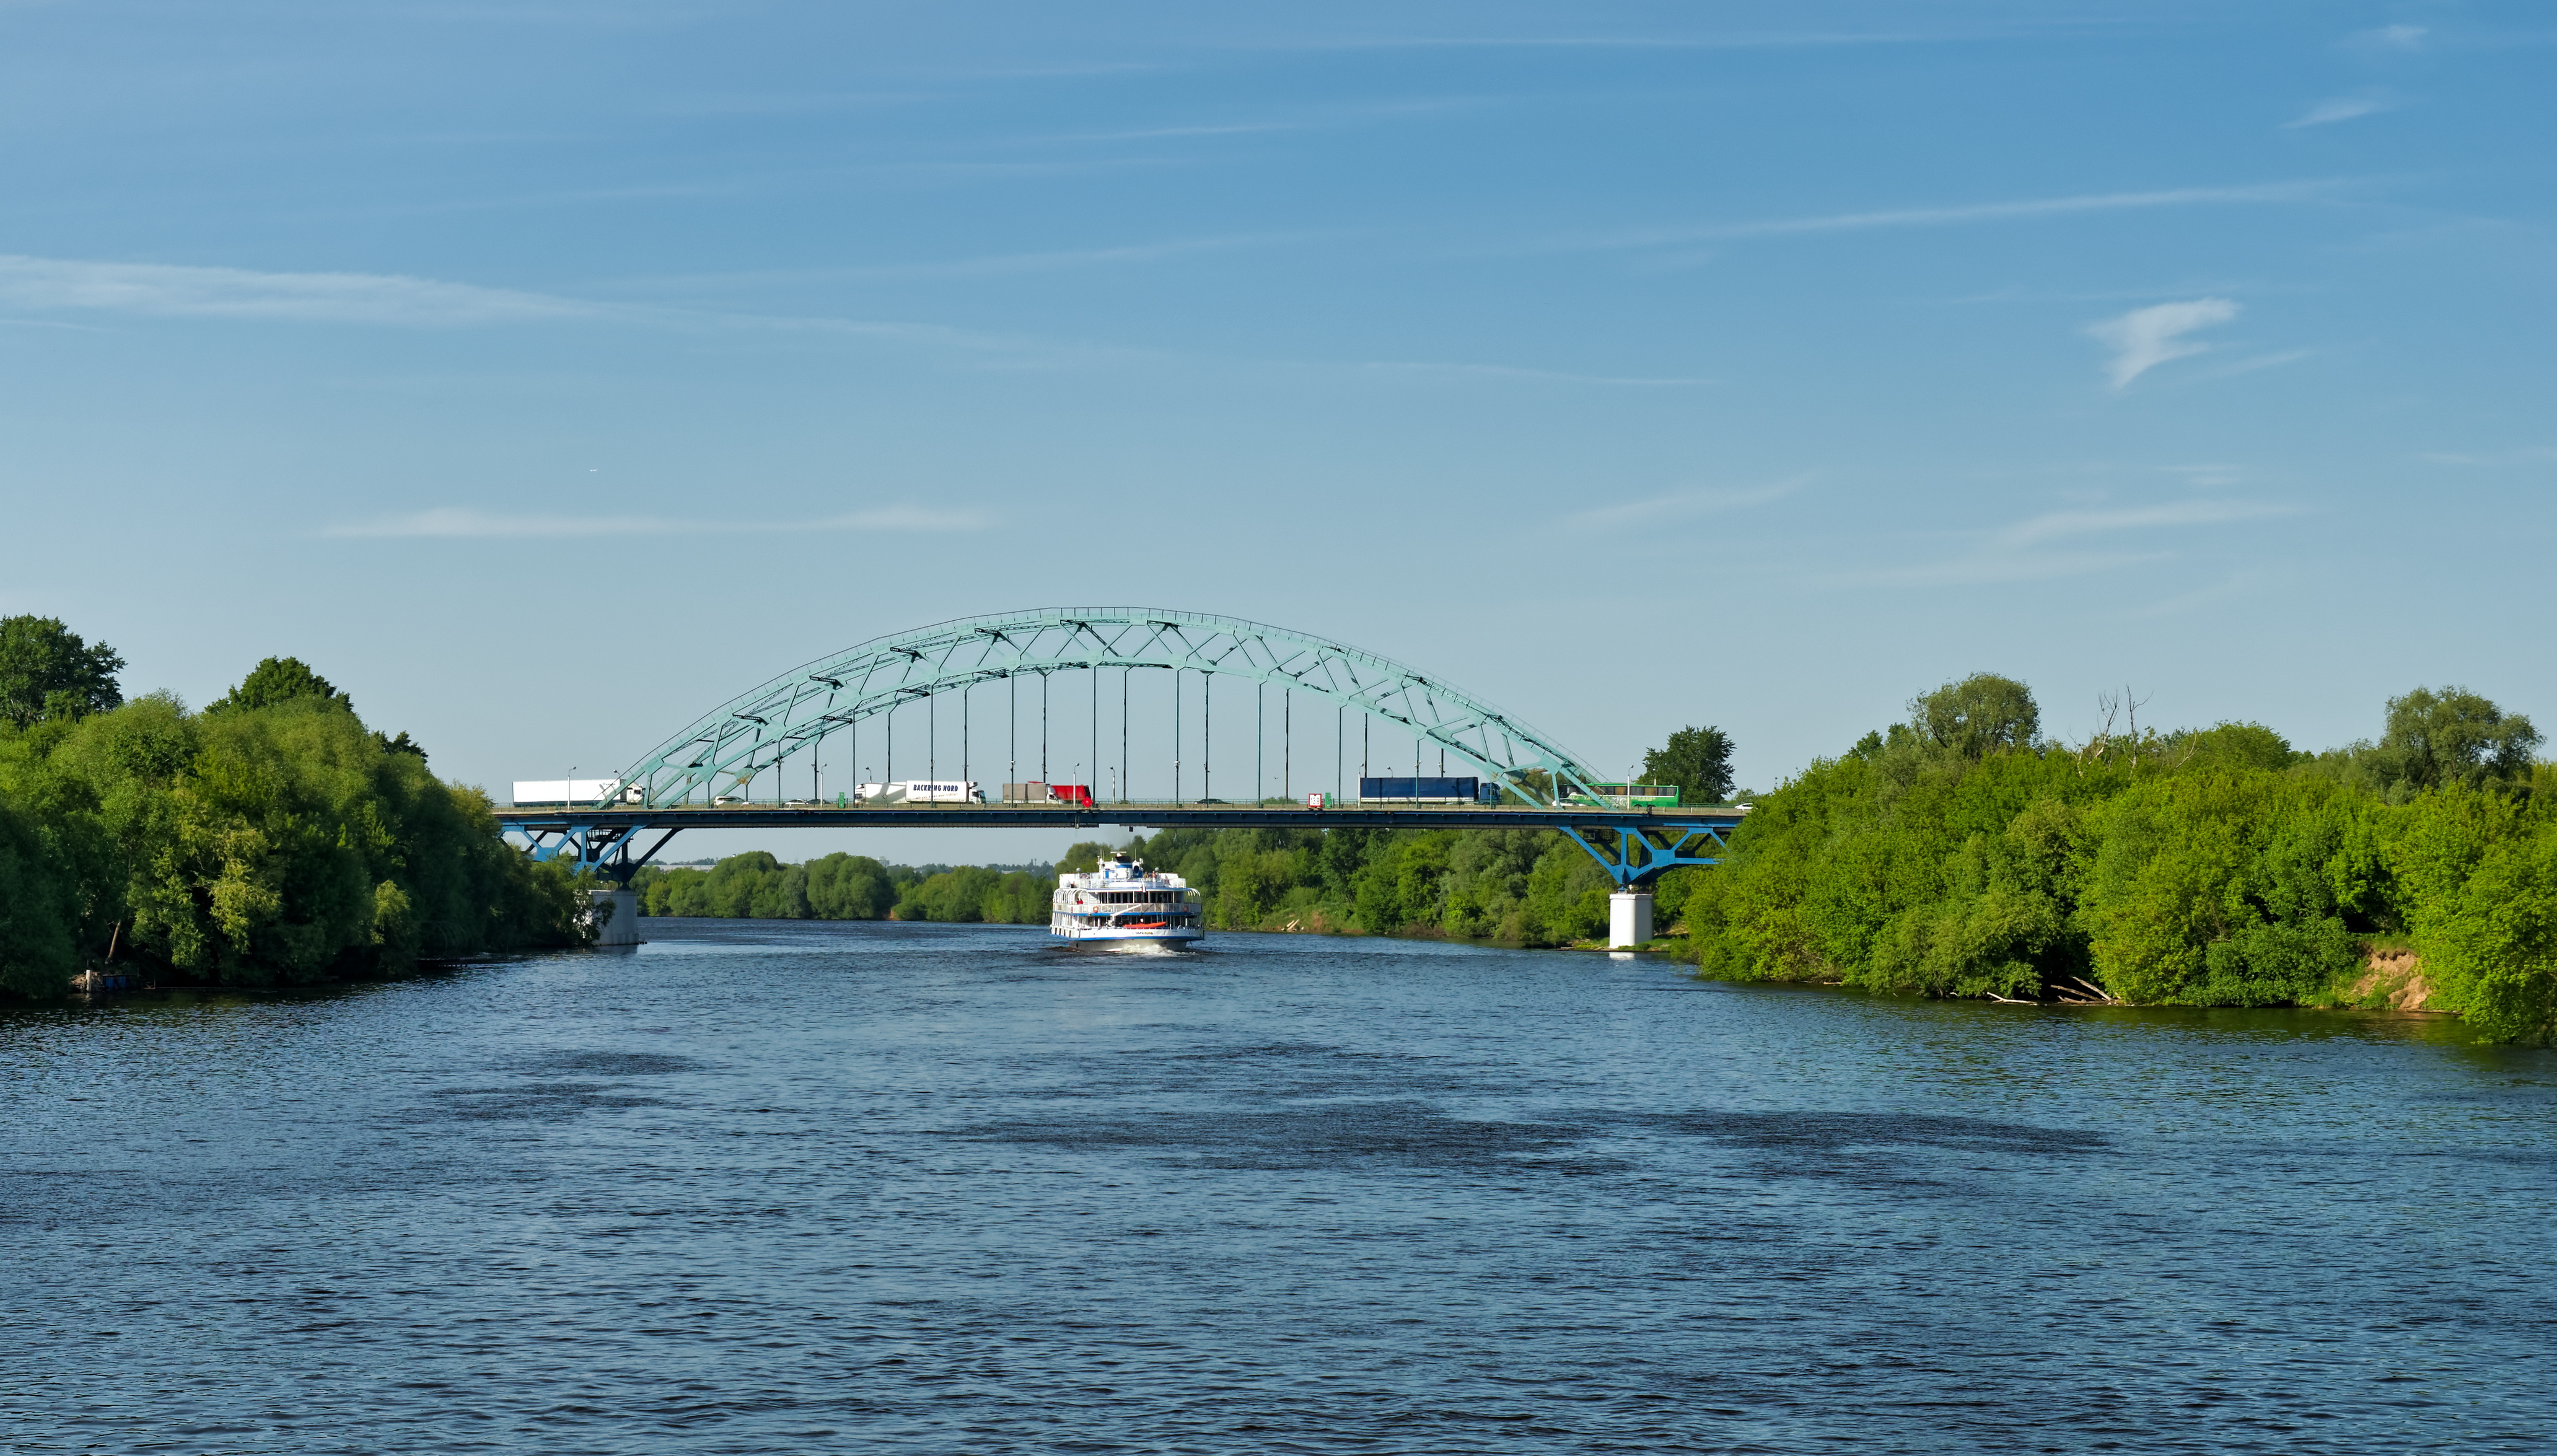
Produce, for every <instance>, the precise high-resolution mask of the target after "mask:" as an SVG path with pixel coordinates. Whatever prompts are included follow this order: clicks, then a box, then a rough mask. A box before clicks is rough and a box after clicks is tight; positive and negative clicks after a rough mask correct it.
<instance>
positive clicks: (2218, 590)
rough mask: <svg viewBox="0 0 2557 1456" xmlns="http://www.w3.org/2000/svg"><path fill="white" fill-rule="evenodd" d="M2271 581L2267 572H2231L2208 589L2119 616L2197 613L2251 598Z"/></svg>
mask: <svg viewBox="0 0 2557 1456" xmlns="http://www.w3.org/2000/svg"><path fill="white" fill-rule="evenodd" d="M2272 580H2273V577H2272V574H2271V573H2269V572H2262V571H2242V572H2232V573H2230V574H2229V575H2228V576H2226V577H2225V578H2222V579H2221V580H2220V581H2218V582H2214V583H2213V584H2211V585H2210V586H2208V587H2197V588H2195V589H2194V590H2193V591H2190V592H2180V593H2178V594H2176V595H2175V596H2168V597H2164V598H2161V599H2159V600H2156V601H2152V602H2150V603H2149V604H2148V605H2146V606H2142V607H2136V608H2133V609H2132V610H2129V611H2125V612H2123V613H2121V615H2122V616H2124V617H2126V618H2129V619H2131V620H2134V621H2138V620H2147V619H2151V618H2155V617H2162V616H2181V615H2183V614H2184V613H2186V612H2190V611H2199V610H2201V609H2202V608H2203V607H2206V606H2218V605H2220V604H2221V603H2222V602H2224V601H2230V600H2234V599H2235V598H2237V597H2240V596H2251V595H2253V594H2255V593H2256V592H2258V591H2260V590H2262V588H2263V587H2265V586H2266V585H2267V584H2269V583H2270V582H2271V581H2272Z"/></svg>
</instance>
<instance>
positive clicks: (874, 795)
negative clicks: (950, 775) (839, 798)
mask: <svg viewBox="0 0 2557 1456" xmlns="http://www.w3.org/2000/svg"><path fill="white" fill-rule="evenodd" d="M853 797H855V798H857V799H859V800H861V801H862V802H863V803H865V804H983V803H985V802H986V791H985V790H983V789H981V788H979V787H977V781H976V780H975V779H969V780H967V781H965V782H960V781H958V780H955V779H939V780H934V779H920V778H910V779H905V780H902V781H901V782H898V783H892V784H864V785H862V786H861V788H860V789H859V790H857V791H855V793H854V795H853Z"/></svg>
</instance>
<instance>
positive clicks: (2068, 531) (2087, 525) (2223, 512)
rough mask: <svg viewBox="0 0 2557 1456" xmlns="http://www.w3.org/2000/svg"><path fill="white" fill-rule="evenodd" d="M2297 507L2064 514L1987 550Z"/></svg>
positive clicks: (2029, 524) (2011, 533) (2233, 505)
mask: <svg viewBox="0 0 2557 1456" xmlns="http://www.w3.org/2000/svg"><path fill="white" fill-rule="evenodd" d="M2298 513H2299V508H2298V507H2297V506H2288V505H2272V504H2268V503H2266V502H2263V501H2252V500H2177V501H2168V502H2165V503H2162V504H2159V505H2138V506H2127V507H2119V508H2116V509H2112V510H2063V511H2052V512H2049V513H2048V514H2045V515H2038V516H2035V517H2033V518H2032V519H2030V520H2024V521H2018V522H2016V523H2015V524H2014V525H2012V526H2008V527H2006V528H2005V529H2003V530H2001V531H1999V532H1997V533H1996V534H1995V535H1993V536H1991V537H1990V542H1991V544H1992V545H1995V546H1999V547H2005V548H2016V547H2024V546H2034V545H2039V544H2040V543H2042V542H2045V541H2058V540H2063V539H2066V538H2068V537H2073V536H2093V535H2102V534H2105V533H2108V532H2113V531H2143V530H2154V529H2157V528H2159V527H2164V526H2208V525H2218V524H2221V523H2222V522H2226V521H2259V520H2264V519H2267V518H2269V517H2273V516H2287V515H2297V514H2298Z"/></svg>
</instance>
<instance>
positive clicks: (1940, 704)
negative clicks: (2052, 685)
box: [1909, 672, 2042, 758]
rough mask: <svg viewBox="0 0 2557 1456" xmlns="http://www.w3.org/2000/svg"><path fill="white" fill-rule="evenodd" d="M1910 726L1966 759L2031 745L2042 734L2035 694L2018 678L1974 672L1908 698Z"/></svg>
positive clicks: (2039, 711)
mask: <svg viewBox="0 0 2557 1456" xmlns="http://www.w3.org/2000/svg"><path fill="white" fill-rule="evenodd" d="M1909 726H1910V728H1913V729H1915V730H1916V731H1917V732H1918V733H1919V734H1920V735H1921V736H1923V737H1925V738H1926V739H1927V740H1928V741H1930V742H1933V743H1935V744H1937V745H1938V746H1940V747H1944V748H1949V749H1951V750H1952V751H1953V752H1955V753H1958V754H1960V755H1961V756H1963V757H1965V758H1979V757H1983V756H1985V755H1987V754H1989V753H1991V752H1994V751H1996V750H1997V749H2000V748H2022V747H2028V746H2030V745H2031V744H2032V742H2033V740H2034V738H2035V736H2036V735H2037V734H2039V733H2040V732H2041V730H2042V711H2041V710H2040V709H2039V708H2036V707H2035V706H2034V702H2033V690H2032V689H2030V688H2027V687H2026V686H2025V685H2024V684H2022V683H2019V682H2017V681H2016V680H2015V679H2013V678H2002V677H1999V676H1998V675H1997V674H1995V673H1986V672H1982V673H1973V674H1971V675H1970V676H1969V677H1966V678H1964V679H1962V680H1961V681H1960V682H1957V683H1947V684H1946V685H1945V686H1943V687H1941V688H1938V689H1937V690H1936V691H1934V692H1932V693H1923V694H1920V695H1919V696H1918V697H1915V698H1912V699H1910V700H1909Z"/></svg>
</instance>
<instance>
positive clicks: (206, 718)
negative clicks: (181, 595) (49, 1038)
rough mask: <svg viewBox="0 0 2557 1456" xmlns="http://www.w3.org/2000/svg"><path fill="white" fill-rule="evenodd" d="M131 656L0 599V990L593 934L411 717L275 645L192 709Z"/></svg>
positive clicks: (262, 982) (347, 966)
mask: <svg viewBox="0 0 2557 1456" xmlns="http://www.w3.org/2000/svg"><path fill="white" fill-rule="evenodd" d="M122 666H123V662H122V660H121V659H120V658H118V657H117V656H116V654H115V653H114V652H113V651H112V650H110V649H109V648H107V647H106V646H105V645H104V644H103V643H101V644H98V645H96V646H93V647H92V646H90V645H89V644H87V643H85V642H83V641H82V640H81V639H80V638H79V637H78V636H76V635H75V634H72V633H70V632H69V631H67V629H66V628H65V627H64V626H63V624H62V623H61V622H59V621H55V620H52V619H50V618H43V617H25V616H21V617H9V618H0V993H13V994H17V995H28V996H43V995H60V994H62V993H64V992H66V991H67V990H68V989H69V988H70V985H71V981H72V978H73V977H74V976H75V975H77V974H78V973H79V972H81V971H82V970H84V969H89V968H106V969H111V970H114V971H119V972H139V973H142V974H145V975H147V976H150V977H152V978H153V979H156V980H158V981H160V982H163V983H191V984H209V985H229V986H276V985H288V984H296V983H309V982H316V981H325V980H337V979H343V978H346V977H353V976H370V975H381V974H386V973H392V972H398V971H401V970H405V969H407V968H410V967H413V966H415V965H416V964H417V963H418V962H419V961H421V960H425V959H434V958H443V957H455V956H467V955H473V954H479V953H484V952H491V951H507V950H517V949H523V948H527V947H535V946H573V945H580V944H585V943H588V942H590V941H592V940H593V938H594V930H593V929H592V927H591V926H590V925H589V923H588V920H589V917H588V914H587V896H586V894H585V893H584V891H583V890H582V889H581V888H580V886H579V885H578V884H577V883H576V882H575V881H574V880H573V879H572V878H571V877H570V875H569V873H568V872H567V870H566V869H565V868H563V867H561V866H558V865H537V864H534V863H533V862H531V861H530V860H527V859H526V858H525V857H524V856H523V855H521V854H519V853H517V852H516V851H514V850H512V849H510V848H508V847H507V845H506V844H505V843H504V841H502V840H501V839H499V838H498V834H497V825H496V821H495V820H494V819H493V818H492V817H491V815H490V811H489V804H488V800H487V797H486V796H485V795H483V794H481V793H480V792H479V791H478V790H477V789H474V788H469V787H465V786H462V785H457V784H448V783H444V782H442V781H440V780H438V779H437V778H436V777H435V775H434V774H433V773H432V772H430V771H429V770H428V767H427V759H426V752H425V750H424V749H422V748H420V747H419V746H418V745H417V744H415V743H413V742H411V741H410V740H409V737H408V734H406V733H401V734H399V735H398V736H396V737H386V736H384V735H383V734H381V733H377V732H374V731H372V730H371V729H369V728H366V727H365V726H364V723H363V721H362V720H361V719H359V718H357V717H356V715H355V710H354V706H353V704H352V703H350V702H349V701H348V700H347V698H346V695H345V694H343V693H340V692H337V691H336V689H335V688H333V687H332V686H330V684H329V682H328V681H327V680H326V679H324V678H321V677H319V676H317V675H315V674H314V673H312V671H311V670H310V669H309V668H308V667H305V666H304V665H303V664H301V663H300V662H297V661H295V660H293V659H291V658H281V659H278V658H270V659H268V660H266V661H265V662H262V663H260V664H258V667H257V669H256V671H254V672H252V673H250V674H249V675H248V677H247V679H246V680H245V681H243V682H242V683H241V684H240V685H239V686H238V687H237V688H234V689H233V690H231V692H230V693H229V694H227V695H226V696H224V697H223V698H222V699H221V700H220V701H218V702H215V703H213V704H211V705H210V706H208V707H207V708H205V709H204V710H203V711H202V712H201V713H193V712H190V711H188V709H187V708H186V706H185V705H184V704H182V703H180V702H179V701H178V700H177V699H176V698H174V697H171V696H169V695H166V694H153V695H151V696H149V697H146V698H141V699H138V700H136V701H134V702H131V703H127V702H125V701H124V700H123V696H122V694H121V692H120V691H119V690H118V688H117V685H116V682H115V676H114V675H115V673H116V672H117V671H118V670H119V669H121V668H122Z"/></svg>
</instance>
